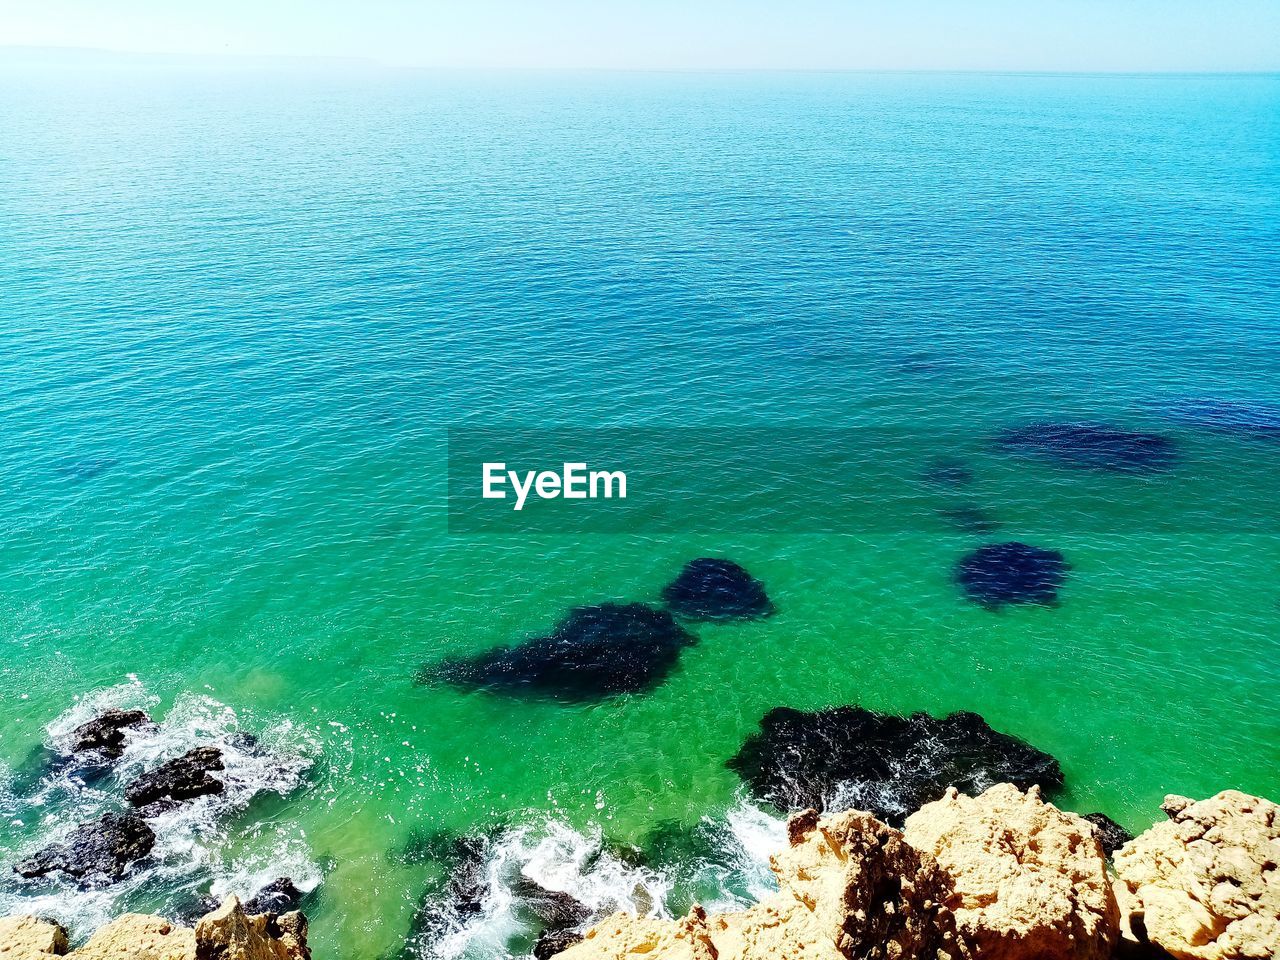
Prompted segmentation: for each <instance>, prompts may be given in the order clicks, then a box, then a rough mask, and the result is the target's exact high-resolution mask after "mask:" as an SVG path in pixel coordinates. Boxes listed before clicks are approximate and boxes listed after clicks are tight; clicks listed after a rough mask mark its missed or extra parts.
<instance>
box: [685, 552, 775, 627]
mask: <svg viewBox="0 0 1280 960" xmlns="http://www.w3.org/2000/svg"><path fill="white" fill-rule="evenodd" d="M662 599H663V602H665V603H666V605H667V607H668V608H669V609H670V610H671V611H672V612H673V613H675V614H677V615H679V616H682V617H688V618H689V619H692V620H755V619H759V618H761V617H767V616H769V614H771V613H773V611H774V608H773V603H772V602H770V600H769V596H768V594H766V593H765V589H764V584H763V583H761V582H760V581H759V580H757V579H756V578H755V577H753V576H751V574H749V573H748V572H747V571H746V570H745V569H744V568H743V567H741V566H739V565H738V564H736V563H734V562H733V561H732V560H724V559H720V558H716V557H699V558H698V559H697V560H690V561H689V562H688V563H686V564H685V566H684V569H683V570H681V571H680V575H679V576H677V577H676V578H675V579H674V580H673V581H671V583H669V584H667V586H666V588H665V589H664V590H663V591H662Z"/></svg>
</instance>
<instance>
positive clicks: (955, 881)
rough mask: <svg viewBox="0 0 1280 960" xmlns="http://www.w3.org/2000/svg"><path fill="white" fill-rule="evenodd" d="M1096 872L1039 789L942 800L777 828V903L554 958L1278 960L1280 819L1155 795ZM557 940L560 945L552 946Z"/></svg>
mask: <svg viewBox="0 0 1280 960" xmlns="http://www.w3.org/2000/svg"><path fill="white" fill-rule="evenodd" d="M1163 809H1164V811H1165V813H1166V814H1167V816H1168V817H1169V820H1168V821H1167V822H1165V823H1160V824H1157V825H1156V826H1154V827H1152V828H1151V829H1150V830H1148V831H1146V832H1145V833H1143V834H1142V835H1141V836H1139V837H1137V838H1136V839H1134V840H1132V841H1130V842H1128V843H1126V844H1124V845H1123V846H1122V847H1121V848H1120V849H1119V850H1118V851H1117V852H1116V853H1115V856H1114V864H1113V865H1109V864H1108V860H1107V855H1106V853H1105V852H1104V848H1103V830H1102V828H1100V827H1098V826H1097V825H1095V824H1094V823H1093V822H1091V821H1090V820H1086V819H1085V818H1084V817H1081V816H1078V815H1076V814H1074V813H1067V812H1065V811H1062V810H1059V809H1058V808H1057V807H1055V806H1054V805H1052V804H1050V803H1046V802H1045V801H1044V800H1043V799H1042V798H1041V796H1040V791H1039V788H1037V787H1032V788H1031V789H1029V790H1027V791H1025V792H1024V791H1021V790H1019V789H1018V788H1017V787H1016V786H1014V785H1012V784H1000V785H997V786H995V787H992V788H990V789H988V790H986V791H985V792H983V793H982V794H981V795H979V796H977V797H968V796H965V795H963V794H960V793H958V792H956V791H955V790H954V789H951V790H948V791H947V793H946V795H945V796H944V797H943V798H942V799H940V800H937V801H935V802H933V803H928V804H925V805H924V806H923V807H922V808H921V809H920V810H918V811H917V812H916V813H914V814H912V815H911V816H910V817H908V818H907V820H906V823H905V824H904V826H903V828H902V829H901V830H898V829H896V828H894V827H891V826H889V825H887V824H885V823H883V822H881V821H880V820H877V819H876V818H875V817H874V816H872V815H871V814H868V813H862V812H858V811H852V810H850V811H843V812H840V813H832V814H828V815H826V816H821V815H819V814H818V813H817V811H815V810H807V811H804V812H801V813H798V814H795V815H793V816H792V817H791V819H790V820H789V821H788V838H789V845H788V847H787V848H786V849H784V850H781V851H779V852H778V853H777V854H775V855H774V856H773V858H772V861H771V866H772V868H773V872H774V873H775V875H776V876H777V879H778V885H779V892H778V893H777V894H776V895H774V896H772V897H770V898H768V899H766V900H763V901H761V902H759V903H757V904H756V905H755V906H753V907H750V908H749V909H746V910H741V911H737V912H732V913H721V914H712V915H709V914H707V913H706V912H705V911H704V910H702V909H701V908H700V907H694V908H693V909H692V910H691V911H690V912H689V914H688V915H687V916H684V917H682V918H680V919H678V920H655V919H648V918H638V917H633V916H628V915H625V914H615V915H613V916H612V917H609V918H608V919H606V920H604V921H603V922H601V923H598V924H596V925H595V926H593V927H591V928H590V929H589V930H587V931H586V932H585V934H584V935H583V936H582V937H581V939H579V940H577V942H576V943H573V944H572V945H569V946H567V948H566V949H564V950H563V951H562V952H560V953H557V954H555V955H556V956H558V957H560V958H562V960H635V958H637V957H640V956H643V957H645V958H647V960H737V958H743V960H766V958H767V960H855V958H857V960H861V958H867V960H880V958H884V960H1105V958H1111V957H1121V958H1142V957H1147V958H1159V957H1168V956H1172V957H1175V958H1178V960H1276V958H1280V873H1278V872H1277V864H1280V807H1277V806H1276V804H1274V803H1271V802H1269V801H1267V800H1263V799H1261V798H1258V797H1251V796H1248V795H1246V794H1243V793H1238V792H1236V791H1231V790H1228V791H1225V792H1223V793H1220V794H1218V795H1217V796H1215V797H1212V798H1210V799H1208V800H1204V801H1201V802H1198V803H1197V802H1194V801H1192V800H1189V799H1187V798H1185V797H1173V796H1171V797H1168V798H1167V799H1166V800H1165V803H1164V805H1163ZM562 942H563V941H562Z"/></svg>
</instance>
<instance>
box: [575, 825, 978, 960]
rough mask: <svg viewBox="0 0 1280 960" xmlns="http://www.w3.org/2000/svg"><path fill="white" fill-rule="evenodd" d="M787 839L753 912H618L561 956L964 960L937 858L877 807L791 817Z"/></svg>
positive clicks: (586, 959) (585, 959)
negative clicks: (773, 887)
mask: <svg viewBox="0 0 1280 960" xmlns="http://www.w3.org/2000/svg"><path fill="white" fill-rule="evenodd" d="M788 837H789V847H788V849H786V850H784V851H782V852H781V853H779V854H777V855H776V856H775V857H773V858H772V861H771V866H772V867H773V871H774V873H775V874H776V875H777V877H778V884H779V888H780V889H779V892H778V894H776V895H775V896H773V897H770V898H768V899H767V900H764V901H762V902H761V903H758V904H756V905H755V906H754V907H751V908H750V909H747V910H742V911H738V912H736V913H723V914H716V915H713V916H710V917H708V916H707V914H706V913H705V912H704V911H703V910H702V909H701V908H700V907H695V908H694V909H693V910H692V911H690V913H689V915H688V916H686V917H683V918H681V919H680V920H675V921H670V920H654V919H648V918H635V917H629V916H627V915H625V914H614V915H613V916H611V917H609V918H608V919H606V920H605V921H603V922H602V923H599V924H597V925H596V926H594V927H593V928H592V929H590V930H589V931H587V933H586V935H585V936H584V937H583V940H582V941H581V942H580V943H578V944H577V945H575V946H571V947H569V948H568V949H567V950H565V951H564V952H563V953H562V954H560V955H559V956H561V957H563V958H564V960H624V958H628V957H633V956H634V955H635V954H645V955H647V956H648V957H650V958H652V960H657V958H661V960H780V958H786V960H854V958H858V960H864V958H865V960H961V958H962V957H965V956H966V954H965V952H964V948H963V945H962V944H961V943H960V942H959V940H958V938H957V936H956V928H955V921H954V918H953V917H952V916H951V914H950V912H949V910H948V908H947V906H946V901H947V899H948V897H949V896H950V894H951V887H950V884H949V882H948V880H947V878H946V876H945V875H943V873H942V872H941V870H940V869H939V867H938V864H937V863H936V862H935V861H934V860H933V858H932V857H928V856H921V855H920V854H919V853H917V852H916V851H915V850H913V849H912V848H911V847H910V846H908V845H907V843H906V842H905V841H904V840H903V837H902V834H901V833H899V832H898V831H897V830H895V829H893V828H892V827H889V826H886V825H885V824H883V823H881V822H880V821H878V820H876V819H875V818H874V817H872V816H871V815H870V814H867V813H860V812H858V811H853V810H850V811H845V812H844V813H839V814H834V815H832V816H829V817H826V818H821V819H820V818H819V816H818V814H817V813H816V812H815V811H813V810H806V811H804V812H803V813H800V814H797V815H796V816H794V817H792V819H791V820H790V821H789V823H788Z"/></svg>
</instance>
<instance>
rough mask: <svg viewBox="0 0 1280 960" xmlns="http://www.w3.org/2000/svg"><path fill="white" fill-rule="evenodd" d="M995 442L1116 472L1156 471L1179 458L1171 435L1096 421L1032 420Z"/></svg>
mask: <svg viewBox="0 0 1280 960" xmlns="http://www.w3.org/2000/svg"><path fill="white" fill-rule="evenodd" d="M996 445H997V446H998V447H999V448H1000V449H1002V450H1005V451H1008V452H1010V453H1016V454H1021V455H1024V456H1032V457H1037V458H1040V459H1044V460H1048V461H1050V462H1053V463H1056V464H1059V465H1062V466H1069V467H1088V468H1091V469H1095V470H1106V471H1110V472H1113V473H1156V472H1159V471H1163V470H1169V469H1171V468H1172V467H1173V466H1174V465H1175V464H1176V463H1177V459H1178V454H1177V446H1176V445H1175V444H1174V442H1173V441H1172V440H1170V439H1169V438H1168V437H1165V436H1162V435H1160V434H1158V433H1142V432H1139V431H1135V430H1125V429H1122V428H1120V427H1114V426H1110V425H1107V424H1096V423H1052V422H1040V423H1029V424H1027V425H1025V426H1021V427H1011V428H1009V429H1007V430H1003V431H1001V432H1000V433H999V434H998V435H997V436H996Z"/></svg>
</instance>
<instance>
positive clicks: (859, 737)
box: [728, 706, 1063, 825]
mask: <svg viewBox="0 0 1280 960" xmlns="http://www.w3.org/2000/svg"><path fill="white" fill-rule="evenodd" d="M728 766H729V767H730V769H732V770H734V771H735V772H736V773H737V774H738V775H739V776H740V777H742V779H743V781H744V782H745V783H746V784H747V787H748V788H749V789H750V791H751V793H752V794H753V795H754V796H755V797H756V798H757V799H759V800H763V801H765V802H767V803H771V804H773V805H774V806H776V807H778V808H780V809H783V810H796V809H804V808H807V807H813V808H815V809H817V810H825V809H844V808H846V807H855V808H857V809H859V810H865V811H868V812H870V813H873V814H875V815H876V816H877V817H879V818H880V819H881V820H884V821H885V822H886V823H890V824H894V825H901V823H902V821H903V820H904V819H905V818H906V816H907V815H909V814H911V813H913V812H915V811H916V810H918V809H919V808H920V807H921V806H923V805H924V804H926V803H929V802H930V801H933V800H936V799H938V798H939V797H941V796H942V794H943V793H944V792H945V791H946V789H947V787H951V786H954V787H956V788H958V789H959V790H961V791H963V792H964V793H968V794H972V795H976V794H978V793H981V792H982V791H983V790H985V789H987V788H988V787H990V786H993V785H994V784H997V783H1005V782H1008V783H1013V784H1015V785H1017V787H1018V788H1019V789H1021V790H1026V789H1028V788H1030V787H1031V786H1032V785H1033V784H1039V785H1040V787H1041V788H1042V789H1044V790H1045V791H1046V792H1048V791H1052V790H1056V789H1059V788H1060V787H1062V785H1063V778H1062V769H1061V768H1060V767H1059V765H1058V761H1057V760H1055V759H1054V758H1053V757H1051V756H1050V755H1049V754H1047V753H1044V752H1042V751H1040V750H1037V749H1035V748H1034V747H1032V746H1030V745H1029V744H1027V743H1024V742H1023V741H1022V740H1019V739H1017V738H1016V737H1012V736H1009V735H1008V734H1004V733H1000V732H999V731H997V730H993V729H991V727H990V726H988V724H987V722H986V721H985V720H983V719H982V717H980V716H978V714H976V713H967V712H957V713H952V714H948V715H947V716H945V717H941V718H937V717H932V716H930V715H929V714H926V713H913V714H911V715H910V716H906V717H901V716H897V715H894V714H885V713H875V712H874V711H871V710H865V709H863V708H861V707H853V706H846V707H831V708H828V709H826V710H818V711H814V712H811V713H807V712H804V711H800V710H794V709H791V708H790V707H778V708H776V709H774V710H770V711H769V712H768V713H767V714H765V716H764V718H763V719H762V720H761V721H760V731H759V732H758V733H753V734H752V735H751V736H749V737H748V738H747V739H746V741H745V742H744V743H743V745H742V749H741V750H739V751H738V753H737V754H736V755H735V756H734V757H733V758H732V759H731V760H729V762H728Z"/></svg>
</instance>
